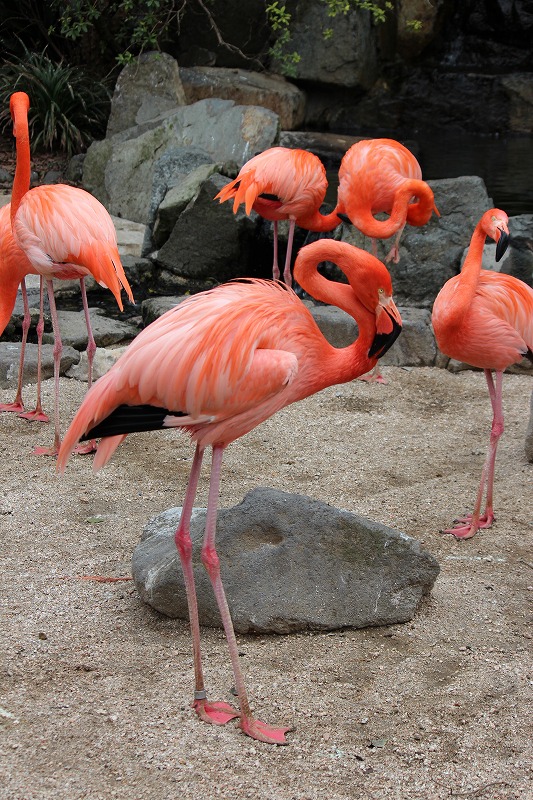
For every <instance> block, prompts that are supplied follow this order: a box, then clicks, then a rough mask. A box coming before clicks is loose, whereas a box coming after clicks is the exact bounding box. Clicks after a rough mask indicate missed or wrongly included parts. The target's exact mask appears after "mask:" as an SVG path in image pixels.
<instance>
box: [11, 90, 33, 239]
mask: <svg viewBox="0 0 533 800" xmlns="http://www.w3.org/2000/svg"><path fill="white" fill-rule="evenodd" d="M13 123H14V125H13V130H14V134H15V141H16V150H17V163H16V167H15V179H14V181H13V189H12V192H11V222H12V223H13V220H14V219H15V216H16V214H17V211H18V209H19V206H20V203H21V200H22V198H23V197H24V195H25V194H26V192H28V191H29V188H30V177H31V161H30V133H29V128H28V114H27V111H26V110H25V109H24V107H23V105H22V104H20V103H16V104H14V105H13Z"/></svg>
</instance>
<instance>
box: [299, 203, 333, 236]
mask: <svg viewBox="0 0 533 800" xmlns="http://www.w3.org/2000/svg"><path fill="white" fill-rule="evenodd" d="M340 212H342V208H341V206H340V204H339V205H337V206H336V207H335V208H334V209H333V211H332V212H331V213H330V214H321V213H320V211H315V212H314V214H312V215H311V216H309V217H298V218H297V220H296V224H297V225H298V227H300V228H304V230H307V231H316V232H317V233H325V232H326V231H332V230H333V228H336V227H337V225H340V224H341V222H342V220H341V219H340V217H339V213H340Z"/></svg>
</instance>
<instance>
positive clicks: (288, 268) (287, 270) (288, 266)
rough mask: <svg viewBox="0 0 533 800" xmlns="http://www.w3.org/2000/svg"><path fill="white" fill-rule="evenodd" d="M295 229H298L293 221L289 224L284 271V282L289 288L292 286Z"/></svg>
mask: <svg viewBox="0 0 533 800" xmlns="http://www.w3.org/2000/svg"><path fill="white" fill-rule="evenodd" d="M295 227H296V221H295V220H293V219H291V221H290V223H289V237H288V239H287V253H286V254H285V268H284V270H283V281H284V282H285V283H286V284H287V286H292V275H291V256H292V244H293V241H294V228H295Z"/></svg>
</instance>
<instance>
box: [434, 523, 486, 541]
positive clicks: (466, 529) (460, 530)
mask: <svg viewBox="0 0 533 800" xmlns="http://www.w3.org/2000/svg"><path fill="white" fill-rule="evenodd" d="M477 530H478V527H477V526H476V525H458V526H457V527H455V528H445V529H444V530H442V531H439V533H450V534H451V535H452V536H455V538H456V539H471V538H472V536H475V535H476V531H477Z"/></svg>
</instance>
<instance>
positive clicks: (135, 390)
mask: <svg viewBox="0 0 533 800" xmlns="http://www.w3.org/2000/svg"><path fill="white" fill-rule="evenodd" d="M323 260H328V261H334V262H336V263H337V264H338V266H339V267H340V269H341V270H342V271H343V272H344V274H345V275H346V277H347V279H348V284H340V283H335V282H332V281H328V280H327V279H326V278H324V277H322V276H321V275H320V274H319V273H318V272H317V267H318V264H319V263H320V262H321V261H323ZM294 275H295V277H296V279H297V280H298V281H299V283H300V284H301V285H302V287H303V288H305V289H306V291H308V292H309V293H310V294H312V295H313V296H314V297H316V298H317V299H318V300H322V301H323V302H328V303H334V304H335V305H337V306H338V307H339V308H342V309H344V310H345V311H347V312H348V313H349V314H351V315H352V317H353V318H354V319H355V320H356V322H357V324H358V327H359V336H358V338H357V340H356V341H355V342H354V343H353V344H351V345H350V346H349V347H346V348H344V349H341V350H338V349H336V348H334V347H332V345H330V344H329V343H328V342H327V340H326V339H325V338H324V337H323V335H322V334H321V333H320V330H319V329H318V326H317V325H316V323H315V321H314V320H313V317H312V316H311V314H310V312H309V311H308V309H307V308H306V306H305V305H304V304H303V303H302V301H301V300H300V299H299V298H298V297H297V295H296V294H295V293H294V292H293V290H292V289H291V288H290V287H288V286H287V285H286V284H283V283H281V282H277V281H275V282H274V281H264V280H260V279H255V280H254V279H244V280H241V281H233V282H231V283H228V284H223V285H221V286H219V287H217V288H215V289H211V290H209V291H207V292H203V293H200V294H197V295H194V296H193V297H191V298H189V299H188V300H185V301H184V302H183V303H181V304H180V305H178V306H176V307H175V308H173V309H171V310H170V311H167V312H166V313H165V314H163V316H161V317H160V318H159V319H158V320H156V321H155V322H153V323H152V324H151V325H149V326H148V327H147V328H145V329H144V330H143V331H142V332H141V333H140V334H139V335H138V336H137V337H136V339H134V341H133V342H132V343H131V344H130V345H129V347H128V348H127V350H126V351H125V352H124V354H123V355H122V356H121V357H120V358H119V359H118V361H117V362H116V363H115V365H114V366H113V367H111V369H110V370H109V372H107V373H106V374H105V375H103V376H102V377H101V378H100V379H99V380H98V381H97V382H96V383H95V384H94V386H93V388H92V389H91V390H90V391H89V392H88V394H87V395H86V397H85V399H84V400H83V402H82V404H81V406H80V408H79V410H78V411H77V413H76V415H75V416H74V419H73V421H72V423H71V425H70V427H69V429H68V431H67V433H66V435H65V438H64V440H63V444H62V446H61V450H60V452H59V458H58V462H57V468H58V470H59V471H61V472H62V471H64V469H65V466H66V464H67V461H68V459H69V456H70V453H71V451H72V448H73V447H74V446H75V445H76V442H78V441H79V440H80V439H83V438H90V437H104V438H102V440H101V441H100V444H99V445H98V450H97V452H96V455H95V457H94V464H93V466H94V469H99V468H100V467H102V466H103V465H104V464H105V463H106V462H107V461H108V460H109V458H110V457H111V455H112V454H113V452H114V451H115V450H116V448H117V447H118V445H119V444H120V442H121V441H122V440H123V439H124V438H125V436H126V435H127V434H128V433H130V432H132V431H141V430H142V431H148V430H153V429H158V428H173V427H176V428H182V429H184V430H185V431H188V433H189V434H190V436H191V438H192V440H193V441H194V442H195V443H196V450H195V455H194V459H193V463H192V467H191V472H190V476H189V482H188V486H187V490H186V494H185V501H184V504H183V512H182V515H181V519H180V523H179V526H178V528H177V530H176V534H175V541H176V546H177V549H178V552H179V556H180V559H181V564H182V568H183V573H184V577H185V586H186V592H187V599H188V606H189V618H190V625H191V633H192V642H193V656H194V671H195V690H194V703H193V707H194V708H195V710H196V713H197V714H198V716H199V717H200V718H201V719H202V720H204V721H205V722H209V723H214V724H216V725H221V724H224V723H225V722H228V721H229V720H230V719H234V718H237V717H238V718H239V725H240V728H241V729H242V731H244V733H246V734H247V735H249V736H251V737H252V738H254V739H258V740H260V741H263V742H268V743H272V744H285V743H286V739H285V734H286V733H287V731H288V730H289V728H283V727H277V728H276V727H273V726H270V725H267V724H266V723H264V722H261V721H259V720H257V719H255V718H254V717H253V715H252V712H251V710H250V705H249V701H248V696H247V693H246V689H245V685H244V679H243V676H242V673H241V668H240V665H239V658H238V652H237V644H236V639H235V633H234V630H233V625H232V622H231V617H230V612H229V610H228V605H227V602H226V598H225V594H224V588H223V585H222V581H221V577H220V569H219V559H218V555H217V552H216V546H215V529H216V514H217V502H218V494H219V483H220V470H221V464H222V457H223V453H224V450H225V448H226V447H227V446H228V445H229V444H230V443H231V442H233V441H235V440H236V439H238V438H239V437H241V436H243V435H244V434H245V433H247V432H248V431H251V430H252V429H253V428H255V427H256V426H257V425H259V423H261V422H263V421H264V420H266V419H267V418H269V417H271V416H272V415H273V414H274V413H275V412H276V411H278V410H279V409H281V408H284V407H285V406H287V405H289V404H290V403H294V402H296V401H297V400H301V399H303V398H304V397H308V396H309V395H311V394H314V393H315V392H318V391H320V390H321V389H323V388H325V387H326V386H330V385H332V384H336V383H342V382H346V381H350V380H352V379H353V378H355V377H356V376H357V375H360V374H362V373H363V372H366V371H367V370H368V369H370V368H371V367H372V366H373V365H374V364H375V362H376V360H377V359H378V357H379V356H380V355H382V354H383V353H384V352H385V351H386V350H387V349H388V348H389V347H390V346H391V344H392V343H393V342H394V340H395V339H396V337H397V336H398V334H399V333H400V331H401V318H400V315H399V313H398V310H397V308H396V306H395V305H394V302H393V300H392V286H391V279H390V275H389V273H388V270H387V268H386V267H385V265H384V264H382V263H381V261H378V259H376V258H374V256H372V255H371V254H370V253H366V252H365V251H363V250H359V249H357V248H355V247H353V246H352V245H349V244H347V243H343V242H335V241H333V240H319V241H316V242H314V243H312V244H310V245H307V246H306V247H303V248H302V249H301V250H300V252H299V254H298V256H297V259H296V263H295V268H294ZM208 446H210V447H211V448H212V464H211V478H210V488H209V499H208V511H207V520H206V528H205V538H204V542H203V548H202V562H203V564H204V566H205V567H206V569H207V572H208V574H209V578H210V580H211V583H212V585H213V589H214V593H215V596H216V599H217V603H218V607H219V609H220V615H221V618H222V622H223V626H224V630H225V634H226V638H227V641H228V647H229V654H230V658H231V663H232V667H233V672H234V677H235V686H236V689H237V694H238V698H239V706H240V711H237V710H236V709H234V708H233V707H232V706H231V705H229V704H227V703H217V702H214V703H213V702H208V700H207V694H206V690H205V686H204V679H203V674H202V664H201V654H200V631H199V621H198V608H197V601H196V593H195V586H194V577H193V569H192V563H191V553H192V545H191V538H190V533H189V523H190V518H191V513H192V509H193V503H194V497H195V493H196V487H197V484H198V478H199V474H200V467H201V463H202V457H203V454H204V450H205V448H206V447H208Z"/></svg>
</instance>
